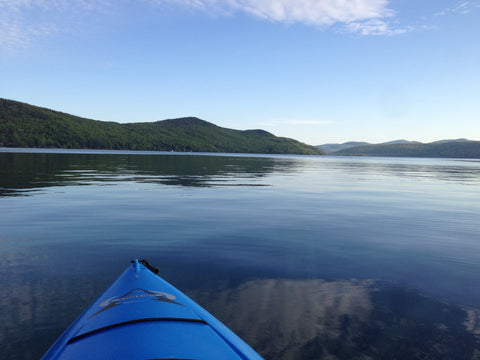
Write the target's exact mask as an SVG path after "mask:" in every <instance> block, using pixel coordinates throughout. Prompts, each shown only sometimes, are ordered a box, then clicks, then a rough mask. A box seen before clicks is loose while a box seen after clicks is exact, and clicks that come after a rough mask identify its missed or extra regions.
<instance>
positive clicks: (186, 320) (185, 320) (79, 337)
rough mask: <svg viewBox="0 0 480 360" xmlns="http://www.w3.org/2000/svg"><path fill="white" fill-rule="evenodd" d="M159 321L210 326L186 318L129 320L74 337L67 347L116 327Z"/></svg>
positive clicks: (203, 321)
mask: <svg viewBox="0 0 480 360" xmlns="http://www.w3.org/2000/svg"><path fill="white" fill-rule="evenodd" d="M157 321H160V322H163V321H167V322H168V321H172V322H189V323H199V324H204V325H208V323H207V322H206V321H205V320H202V319H185V318H169V317H161V318H145V319H135V320H128V321H123V322H119V323H116V324H112V325H108V326H104V327H101V328H98V329H95V330H92V331H88V332H86V333H83V334H80V335H77V336H74V337H72V338H71V339H70V340H68V341H67V345H70V344H72V343H74V342H76V341H78V340H81V339H83V338H86V337H88V336H91V335H95V334H96V333H99V332H102V331H106V330H110V329H113V328H116V327H121V326H125V325H130V324H138V323H144V322H157Z"/></svg>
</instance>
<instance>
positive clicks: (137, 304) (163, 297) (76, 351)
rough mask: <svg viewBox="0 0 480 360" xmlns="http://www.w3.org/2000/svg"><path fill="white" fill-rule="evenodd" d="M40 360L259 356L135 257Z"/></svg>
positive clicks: (247, 357) (233, 357)
mask: <svg viewBox="0 0 480 360" xmlns="http://www.w3.org/2000/svg"><path fill="white" fill-rule="evenodd" d="M42 359H43V360H53V359H61V360H66V359H259V360H260V359H262V357H261V356H260V355H258V354H257V353H256V352H255V351H254V350H253V349H252V348H251V347H250V346H249V345H247V344H246V343H245V342H244V341H243V340H241V339H240V338H239V337H238V336H237V335H235V334H234V333H233V332H232V331H231V330H230V329H228V328H227V327H226V326H225V325H223V324H222V323H221V322H220V321H219V320H217V319H216V318H215V317H214V316H213V315H211V314H210V313H208V312H207V311H206V310H205V309H203V308H202V307H201V306H200V305H198V304H197V303H195V302H194V301H193V300H192V299H190V298H189V297H187V296H186V295H185V294H183V293H182V292H181V291H179V290H178V289H176V288H175V287H173V286H172V285H170V284H169V283H168V282H166V281H165V280H163V279H161V278H160V277H159V276H157V275H155V274H154V273H153V272H152V271H151V270H149V269H148V268H147V267H146V266H144V265H143V264H141V263H139V262H138V261H137V260H134V261H133V263H132V265H131V266H129V267H128V268H127V269H126V270H125V271H124V272H123V273H122V275H121V276H120V277H119V278H118V279H117V280H116V281H115V282H114V283H113V284H112V285H111V286H110V287H109V288H108V289H107V290H106V291H105V292H104V293H103V294H102V295H101V296H100V297H99V298H98V299H97V300H96V301H95V302H94V303H92V305H91V306H90V307H88V308H87V309H86V310H85V311H84V312H83V313H82V314H81V315H80V316H79V317H78V318H77V319H76V320H75V321H74V322H73V323H72V325H70V327H69V328H68V329H67V330H66V331H65V332H64V333H63V334H62V336H61V337H60V338H59V339H58V340H57V342H56V343H55V344H54V345H53V346H52V347H51V348H50V349H49V350H48V351H47V353H46V354H45V355H44V357H43V358H42Z"/></svg>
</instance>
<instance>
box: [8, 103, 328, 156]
mask: <svg viewBox="0 0 480 360" xmlns="http://www.w3.org/2000/svg"><path fill="white" fill-rule="evenodd" d="M0 146H6V147H38V148H69V149H109V150H156V151H194V152H230V153H267V154H308V155H321V154H323V152H322V151H321V150H319V149H317V148H316V147H314V146H310V145H306V144H303V143H300V142H298V141H296V140H292V139H287V138H280V137H276V136H274V135H272V134H270V133H268V132H266V131H263V130H246V131H240V130H232V129H226V128H222V127H219V126H216V125H214V124H211V123H209V122H206V121H203V120H200V119H197V118H193V117H188V118H180V119H171V120H163V121H157V122H151V123H128V124H119V123H115V122H105V121H97V120H90V119H84V118H80V117H77V116H73V115H69V114H65V113H61V112H58V111H53V110H49V109H45V108H41V107H37V106H32V105H28V104H25V103H21V102H17V101H12V100H6V99H0Z"/></svg>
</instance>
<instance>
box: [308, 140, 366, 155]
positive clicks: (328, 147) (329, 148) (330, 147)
mask: <svg viewBox="0 0 480 360" xmlns="http://www.w3.org/2000/svg"><path fill="white" fill-rule="evenodd" d="M362 145H369V143H367V142H358V141H349V142H346V143H343V144H323V145H317V148H319V149H320V150H322V151H324V152H325V153H327V154H331V153H334V152H335V151H340V150H344V149H348V148H351V147H355V146H362Z"/></svg>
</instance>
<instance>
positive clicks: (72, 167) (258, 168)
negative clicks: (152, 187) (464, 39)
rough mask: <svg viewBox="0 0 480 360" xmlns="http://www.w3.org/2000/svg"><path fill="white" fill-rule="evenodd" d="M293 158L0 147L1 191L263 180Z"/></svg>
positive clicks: (240, 183) (253, 183)
mask: <svg viewBox="0 0 480 360" xmlns="http://www.w3.org/2000/svg"><path fill="white" fill-rule="evenodd" d="M297 166H298V164H297V163H296V161H294V160H292V159H285V158H284V159H281V158H268V157H239V156H207V155H205V156H201V155H195V156H192V155H131V154H71V153H65V154H62V153H0V174H1V175H2V176H1V177H0V196H22V195H29V194H30V191H34V190H38V189H41V188H45V187H51V186H75V185H91V184H101V183H118V182H127V181H133V182H138V183H151V184H160V185H174V186H186V187H210V186H264V184H262V183H260V180H261V179H262V178H264V177H265V176H268V175H269V174H272V173H274V172H277V171H282V172H283V173H284V172H288V171H291V170H292V169H294V168H295V167H297Z"/></svg>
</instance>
